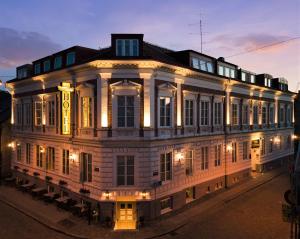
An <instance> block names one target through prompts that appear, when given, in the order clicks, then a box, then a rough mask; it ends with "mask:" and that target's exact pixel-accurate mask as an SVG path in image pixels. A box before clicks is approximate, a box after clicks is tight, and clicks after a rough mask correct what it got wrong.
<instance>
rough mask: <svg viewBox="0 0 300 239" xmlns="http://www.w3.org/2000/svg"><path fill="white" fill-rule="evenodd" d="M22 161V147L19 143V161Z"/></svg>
mask: <svg viewBox="0 0 300 239" xmlns="http://www.w3.org/2000/svg"><path fill="white" fill-rule="evenodd" d="M21 160H22V146H21V144H20V143H17V161H21Z"/></svg>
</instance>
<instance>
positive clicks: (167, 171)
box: [160, 153, 172, 182]
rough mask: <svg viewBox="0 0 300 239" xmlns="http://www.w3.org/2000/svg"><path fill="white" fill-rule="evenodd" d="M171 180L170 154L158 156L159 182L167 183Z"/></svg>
mask: <svg viewBox="0 0 300 239" xmlns="http://www.w3.org/2000/svg"><path fill="white" fill-rule="evenodd" d="M171 178H172V153H165V154H161V155H160V180H161V181H162V182H163V181H167V180H171Z"/></svg>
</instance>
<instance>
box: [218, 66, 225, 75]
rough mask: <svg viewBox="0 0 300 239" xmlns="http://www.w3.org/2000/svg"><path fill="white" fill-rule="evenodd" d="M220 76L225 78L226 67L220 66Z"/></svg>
mask: <svg viewBox="0 0 300 239" xmlns="http://www.w3.org/2000/svg"><path fill="white" fill-rule="evenodd" d="M219 75H221V76H223V75H224V67H223V66H219Z"/></svg>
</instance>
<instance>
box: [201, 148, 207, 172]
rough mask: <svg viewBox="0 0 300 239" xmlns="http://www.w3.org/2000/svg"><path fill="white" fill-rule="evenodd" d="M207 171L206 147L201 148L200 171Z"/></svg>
mask: <svg viewBox="0 0 300 239" xmlns="http://www.w3.org/2000/svg"><path fill="white" fill-rule="evenodd" d="M207 169H208V147H207V146H206V147H202V148H201V170H207Z"/></svg>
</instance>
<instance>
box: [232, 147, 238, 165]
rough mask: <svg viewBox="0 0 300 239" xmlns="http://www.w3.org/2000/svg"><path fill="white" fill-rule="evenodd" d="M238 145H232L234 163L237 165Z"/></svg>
mask: <svg viewBox="0 0 300 239" xmlns="http://www.w3.org/2000/svg"><path fill="white" fill-rule="evenodd" d="M236 150H237V148H236V143H232V162H233V163H236V161H237V152H236Z"/></svg>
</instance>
